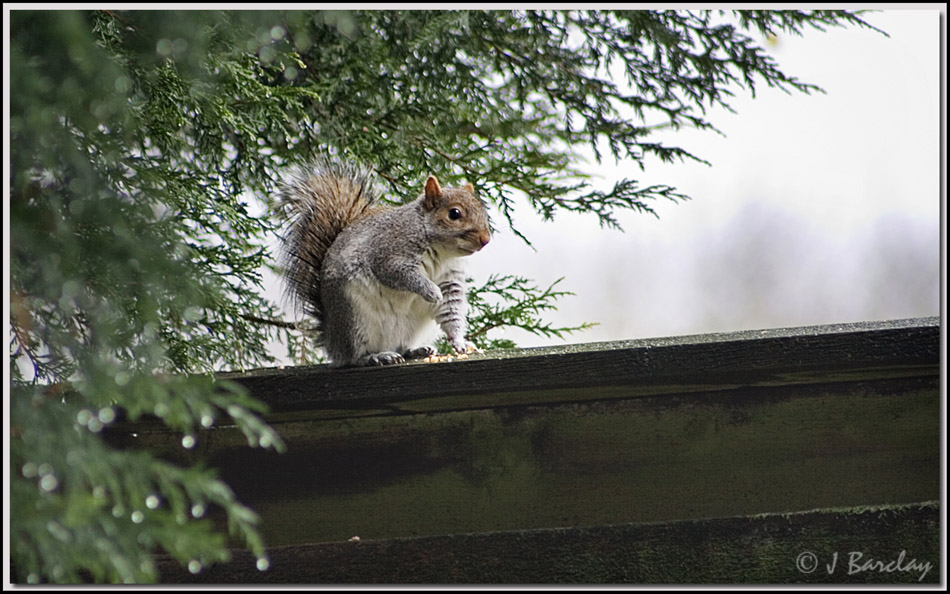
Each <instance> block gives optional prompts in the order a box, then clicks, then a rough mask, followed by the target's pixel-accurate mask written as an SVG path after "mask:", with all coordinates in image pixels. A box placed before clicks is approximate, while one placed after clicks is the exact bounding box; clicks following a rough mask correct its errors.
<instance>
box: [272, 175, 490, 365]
mask: <svg viewBox="0 0 950 594" xmlns="http://www.w3.org/2000/svg"><path fill="white" fill-rule="evenodd" d="M430 184H431V185H430ZM282 194H283V204H284V207H285V209H286V210H285V212H286V215H287V220H288V222H289V228H288V232H287V234H286V236H285V240H284V248H283V252H282V257H283V262H284V265H285V268H286V270H287V281H288V287H289V289H290V291H291V292H292V293H293V295H294V297H295V299H296V300H297V301H298V302H300V303H301V304H302V305H303V308H304V311H305V312H306V313H308V314H310V315H312V316H314V318H315V319H316V320H317V324H318V330H319V333H320V334H319V336H320V343H321V344H322V346H323V347H324V348H325V349H326V352H327V355H328V356H329V357H330V361H331V364H332V365H334V366H341V365H390V364H394V363H400V362H402V361H403V360H405V359H406V358H418V357H424V356H427V355H428V354H432V353H433V352H434V349H432V347H431V346H423V345H420V344H419V342H420V340H421V339H422V338H423V334H424V329H425V326H427V325H429V323H430V322H436V323H438V325H439V326H440V327H441V328H442V330H443V331H444V332H445V334H446V336H447V338H448V340H449V343H450V344H451V345H452V347H453V348H454V349H455V350H456V351H458V352H462V351H464V350H465V349H466V348H467V347H468V346H470V345H469V343H467V341H466V340H465V313H466V307H467V302H466V298H465V275H464V271H463V268H462V258H463V257H464V256H466V255H469V254H471V253H474V252H475V251H478V250H479V249H481V247H483V246H484V245H485V244H486V243H487V242H488V239H489V237H490V232H489V224H488V215H487V212H486V211H485V207H484V205H483V204H482V203H481V202H480V201H479V200H478V199H477V198H476V197H475V196H474V193H472V189H471V186H466V187H465V188H446V189H444V190H443V189H441V188H440V187H439V186H438V182H437V181H436V180H435V178H430V179H429V180H428V181H427V184H426V192H424V193H423V195H422V196H420V197H419V198H418V199H417V200H415V201H413V202H410V203H408V204H404V205H402V206H398V207H391V208H384V207H380V206H377V204H376V203H377V200H378V199H379V196H380V194H379V192H378V190H377V189H376V188H375V183H374V180H373V178H372V176H371V175H370V174H369V173H368V172H367V171H366V170H363V169H359V168H355V167H352V166H339V165H335V164H331V163H328V162H325V161H323V162H320V163H318V164H316V165H315V166H314V167H313V168H312V169H311V170H310V171H309V172H306V171H302V170H296V171H294V172H292V173H291V175H290V176H289V177H288V180H287V181H286V182H285V184H284V185H283V187H282ZM450 211H460V212H461V216H458V217H456V216H454V215H458V214H459V212H452V213H451V214H452V215H453V216H449V213H450Z"/></svg>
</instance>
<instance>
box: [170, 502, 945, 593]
mask: <svg viewBox="0 0 950 594" xmlns="http://www.w3.org/2000/svg"><path fill="white" fill-rule="evenodd" d="M269 553H270V569H268V570H267V571H264V572H262V571H258V570H257V569H256V567H255V559H254V558H253V556H251V555H250V554H248V553H246V552H243V551H235V552H234V558H233V560H232V561H231V562H230V563H228V564H227V565H220V566H216V567H211V568H209V569H208V570H206V571H204V572H202V573H200V574H198V575H191V574H189V573H188V572H186V571H185V570H184V569H182V568H181V567H179V566H177V565H176V564H175V563H174V561H171V560H169V559H165V560H164V561H162V562H161V563H159V570H160V572H161V575H162V580H163V581H164V582H166V583H205V584H214V583H222V584H223V583H248V584H250V583H271V584H281V583H283V584H290V583H293V584H798V583H804V584H937V583H939V582H940V576H941V567H940V559H941V554H940V510H939V507H938V504H937V503H925V504H921V505H911V506H884V507H877V508H870V509H860V510H818V511H809V512H801V513H791V514H775V515H765V516H756V517H740V518H718V519H709V520H695V521H680V522H668V523H656V524H627V525H616V526H598V527H572V528H558V529H545V530H520V531H513V532H500V533H486V534H456V535H447V536H431V537H421V538H405V539H394V540H380V541H367V540H361V541H360V542H339V543H325V544H309V545H298V546H289V547H276V548H273V549H271V550H270V552H269Z"/></svg>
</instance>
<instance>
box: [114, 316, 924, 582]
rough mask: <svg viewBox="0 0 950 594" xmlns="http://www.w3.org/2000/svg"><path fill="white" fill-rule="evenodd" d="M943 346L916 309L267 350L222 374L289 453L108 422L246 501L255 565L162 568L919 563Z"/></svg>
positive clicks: (239, 574)
mask: <svg viewBox="0 0 950 594" xmlns="http://www.w3.org/2000/svg"><path fill="white" fill-rule="evenodd" d="M940 355H941V353H940V320H939V319H937V318H927V319H914V320H900V321H892V322H875V323H860V324H841V325H835V326H820V327H808V328H792V329H779V330H765V331H755V332H739V333H730V334H715V335H702V336H687V337H677V338H664V339H646V340H634V341H624V342H614V343H598V344H586V345H574V346H568V347H560V348H545V349H525V350H518V351H511V352H500V353H489V354H485V355H480V356H475V357H471V358H469V359H467V360H464V361H455V362H450V363H428V364H425V363H413V364H407V365H403V366H397V367H389V368H372V369H338V370H330V369H327V368H324V367H322V366H316V367H307V368H292V369H273V370H260V371H255V372H249V373H244V374H229V375H227V376H225V377H227V378H228V379H233V380H235V381H238V382H240V383H242V384H243V385H245V386H247V387H248V388H249V389H250V391H251V392H252V393H253V394H254V396H255V397H257V398H258V399H260V400H263V401H264V402H266V403H267V404H268V405H269V406H270V408H271V412H270V413H269V414H268V415H267V419H268V421H269V422H270V423H271V424H272V426H274V427H275V428H276V429H277V430H278V431H279V432H280V433H281V435H282V436H283V438H284V440H285V441H286V443H287V452H286V453H284V454H275V453H271V452H267V451H262V450H258V449H252V448H249V447H247V443H246V441H245V440H244V437H243V435H242V434H240V432H238V431H236V430H233V429H229V428H227V427H219V428H215V429H212V430H208V431H206V432H204V433H202V434H201V435H199V436H198V443H199V446H198V447H197V448H194V449H193V450H184V449H182V448H181V446H180V441H179V440H180V436H176V435H172V434H169V433H166V432H163V431H160V430H155V431H149V430H148V428H147V427H145V426H142V425H138V426H136V427H134V428H132V427H125V428H124V429H123V428H121V427H117V428H115V429H114V430H113V433H112V439H114V440H116V441H117V442H118V443H122V444H125V445H128V446H130V447H131V446H134V447H148V448H152V449H155V450H157V451H160V452H161V453H162V455H164V456H166V457H168V458H169V459H172V460H179V461H185V460H191V459H193V458H194V457H197V458H201V459H203V460H205V461H206V462H207V463H208V464H210V465H212V466H215V467H217V468H218V469H219V470H220V473H221V476H222V478H224V479H225V480H226V481H227V482H228V483H229V484H230V485H231V487H232V488H233V489H234V490H235V492H236V494H237V495H238V497H239V499H241V500H242V501H243V502H245V503H247V504H248V505H250V506H251V507H252V508H254V509H255V510H257V511H258V513H260V515H261V517H262V528H263V532H264V535H265V538H266V540H267V542H268V544H269V546H271V547H272V548H271V549H270V557H271V566H270V569H269V570H268V571H265V572H260V571H257V570H256V569H255V568H254V563H253V559H251V557H250V555H248V554H246V553H244V552H241V551H235V557H234V560H233V561H232V562H231V563H229V564H225V565H220V566H217V567H212V568H209V569H208V570H206V571H204V572H202V573H199V574H198V575H190V574H188V573H187V571H183V570H182V569H181V568H179V567H177V565H175V564H174V563H173V562H164V563H162V564H161V568H162V576H163V580H165V581H168V582H181V581H204V582H251V581H254V582H281V583H629V582H651V583H744V582H754V583H795V582H827V583H845V582H883V583H895V582H908V583H918V582H919V581H922V582H924V583H935V582H937V581H939V580H940V576H941V573H942V571H943V568H942V567H940V533H941V525H940V515H941V514H940V505H939V499H940V496H941V490H940V480H941V457H940V456H941V454H940V449H941V410H942V408H941V406H942V403H941V359H940ZM133 430H134V433H135V437H132V433H133ZM354 536H358V537H359V540H358V542H357V541H355V540H352V541H351V540H350V539H351V537H354ZM852 553H858V554H860V555H861V557H859V558H858V559H857V561H856V562H857V565H854V562H855V558H854V557H849V555H851V554H852ZM862 559H863V564H862V561H861V560H862ZM849 563H850V564H849ZM925 564H929V569H927V570H926V571H925Z"/></svg>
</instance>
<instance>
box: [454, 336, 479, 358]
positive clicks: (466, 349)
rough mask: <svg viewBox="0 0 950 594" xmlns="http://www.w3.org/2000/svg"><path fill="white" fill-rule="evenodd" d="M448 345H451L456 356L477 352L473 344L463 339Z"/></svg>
mask: <svg viewBox="0 0 950 594" xmlns="http://www.w3.org/2000/svg"><path fill="white" fill-rule="evenodd" d="M450 343H451V344H452V350H453V351H455V352H456V354H459V355H462V354H468V353H474V352H475V351H477V350H478V348H477V347H476V346H475V343H474V342H471V341H469V340H465V339H464V338H459V339H455V340H451V341H450Z"/></svg>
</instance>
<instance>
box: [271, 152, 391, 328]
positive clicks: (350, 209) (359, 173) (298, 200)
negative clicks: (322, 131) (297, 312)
mask: <svg viewBox="0 0 950 594" xmlns="http://www.w3.org/2000/svg"><path fill="white" fill-rule="evenodd" d="M380 195H381V193H380V191H379V189H378V188H377V186H376V181H375V178H374V177H373V175H372V173H371V172H370V171H369V170H368V169H364V168H361V167H357V166H355V165H350V164H339V163H333V162H330V161H328V160H325V159H323V160H319V161H317V162H315V163H313V164H311V165H309V166H306V167H296V168H294V169H292V170H290V171H289V173H288V175H287V176H286V178H285V179H284V180H283V181H282V182H281V185H280V204H281V209H282V214H283V217H284V219H285V221H286V222H287V228H286V235H285V237H284V238H283V242H282V244H283V247H282V249H281V264H282V265H283V267H284V271H285V272H284V274H285V275H286V277H287V281H288V282H287V288H288V292H289V293H290V295H291V297H292V298H293V300H294V301H295V303H296V304H299V305H300V306H302V307H303V310H304V312H305V313H307V314H309V315H311V316H313V317H314V318H316V320H317V324H318V327H319V325H321V324H322V322H323V305H322V303H321V298H320V270H321V267H322V266H323V260H324V258H325V257H326V254H327V250H329V249H330V246H331V245H332V244H333V241H334V240H335V239H336V237H337V235H339V234H340V232H341V231H342V230H343V229H344V228H346V227H347V226H349V225H350V224H352V223H353V222H354V221H356V220H357V219H360V218H362V217H363V216H365V215H366V214H368V213H369V212H371V211H372V210H373V209H374V208H373V207H374V206H375V204H376V202H377V200H378V199H379V197H380Z"/></svg>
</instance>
